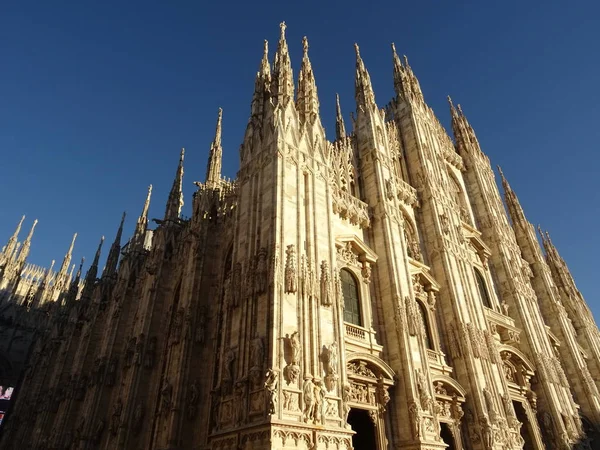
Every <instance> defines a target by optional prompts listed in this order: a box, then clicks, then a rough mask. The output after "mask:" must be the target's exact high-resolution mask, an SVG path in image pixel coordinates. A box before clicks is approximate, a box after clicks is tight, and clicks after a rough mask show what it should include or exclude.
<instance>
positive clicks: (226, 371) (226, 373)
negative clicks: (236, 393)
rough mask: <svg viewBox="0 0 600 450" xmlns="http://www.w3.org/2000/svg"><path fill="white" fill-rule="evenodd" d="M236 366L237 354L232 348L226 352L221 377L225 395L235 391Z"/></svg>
mask: <svg viewBox="0 0 600 450" xmlns="http://www.w3.org/2000/svg"><path fill="white" fill-rule="evenodd" d="M234 364H235V352H234V350H233V349H231V348H230V349H228V350H227V351H226V352H225V358H224V359H223V375H222V377H221V379H222V388H223V394H225V395H228V394H230V393H231V390H232V389H233V371H234Z"/></svg>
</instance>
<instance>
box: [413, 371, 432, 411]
mask: <svg viewBox="0 0 600 450" xmlns="http://www.w3.org/2000/svg"><path fill="white" fill-rule="evenodd" d="M415 375H416V380H417V391H418V392H419V402H420V406H421V409H422V410H423V411H428V412H430V413H432V412H433V411H432V410H433V398H432V397H431V394H430V393H429V383H428V382H427V378H426V377H425V374H423V372H422V371H421V369H415Z"/></svg>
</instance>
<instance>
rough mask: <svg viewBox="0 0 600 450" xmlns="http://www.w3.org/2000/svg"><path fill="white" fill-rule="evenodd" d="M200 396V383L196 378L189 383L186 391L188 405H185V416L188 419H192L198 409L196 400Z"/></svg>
mask: <svg viewBox="0 0 600 450" xmlns="http://www.w3.org/2000/svg"><path fill="white" fill-rule="evenodd" d="M199 398H200V383H199V382H198V379H196V380H194V382H193V383H192V384H191V385H190V389H189V391H188V402H187V403H188V405H187V416H188V419H189V420H193V419H194V418H195V417H196V412H197V410H198V400H199Z"/></svg>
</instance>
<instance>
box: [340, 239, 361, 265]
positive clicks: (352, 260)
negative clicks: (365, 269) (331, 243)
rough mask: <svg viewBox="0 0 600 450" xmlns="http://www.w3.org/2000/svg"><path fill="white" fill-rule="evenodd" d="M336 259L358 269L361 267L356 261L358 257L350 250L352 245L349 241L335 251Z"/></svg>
mask: <svg viewBox="0 0 600 450" xmlns="http://www.w3.org/2000/svg"><path fill="white" fill-rule="evenodd" d="M337 257H338V259H340V260H342V261H343V262H345V263H346V264H348V265H350V266H355V267H360V265H361V264H360V261H359V260H358V255H357V254H356V253H354V249H353V248H352V243H351V242H350V241H348V242H346V244H345V245H344V246H343V247H339V248H338V249H337Z"/></svg>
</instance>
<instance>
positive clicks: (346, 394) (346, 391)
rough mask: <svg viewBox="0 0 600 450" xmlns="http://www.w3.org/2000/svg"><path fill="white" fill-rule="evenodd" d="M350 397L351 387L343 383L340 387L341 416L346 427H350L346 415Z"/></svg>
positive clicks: (348, 410)
mask: <svg viewBox="0 0 600 450" xmlns="http://www.w3.org/2000/svg"><path fill="white" fill-rule="evenodd" d="M351 399H352V387H351V386H350V385H349V384H344V386H343V387H342V414H343V415H342V417H343V419H344V423H346V428H350V425H348V415H349V414H350V404H349V402H350V400H351Z"/></svg>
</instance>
